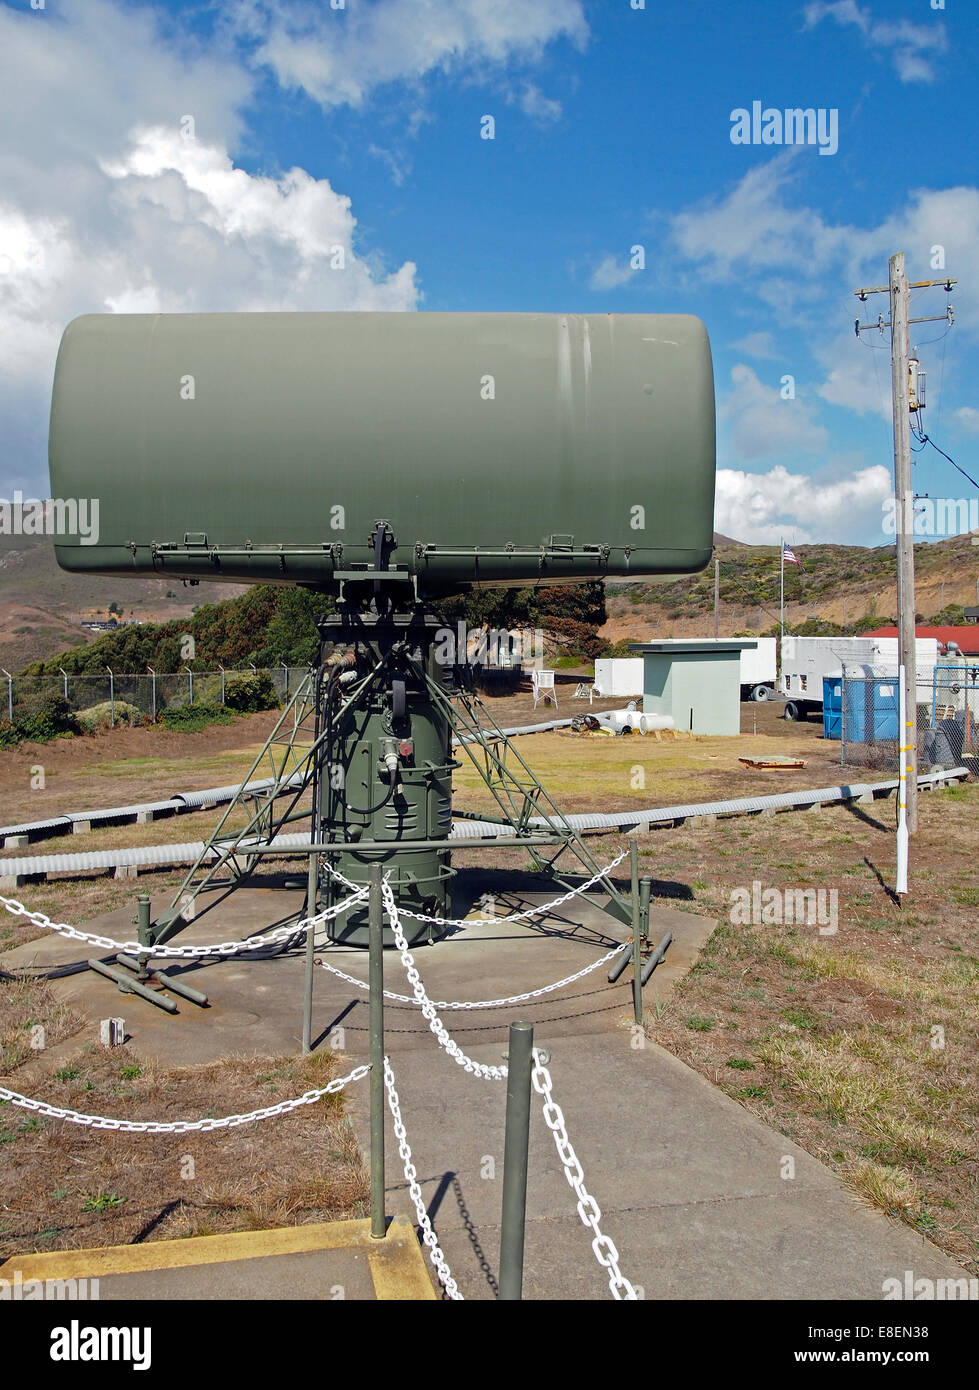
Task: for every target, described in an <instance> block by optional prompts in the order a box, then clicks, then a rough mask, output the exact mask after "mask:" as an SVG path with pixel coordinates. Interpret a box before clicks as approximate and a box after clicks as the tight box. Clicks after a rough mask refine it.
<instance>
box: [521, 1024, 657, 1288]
mask: <svg viewBox="0 0 979 1390" xmlns="http://www.w3.org/2000/svg"><path fill="white" fill-rule="evenodd" d="M533 1082H534V1090H535V1091H536V1092H537V1094H538V1095H539V1096H543V1098H544V1103H543V1107H542V1108H543V1113H544V1123H545V1124H546V1125H547V1127H548V1129H549V1130H550V1131H551V1134H552V1135H553V1137H554V1147H555V1148H556V1149H557V1154H558V1158H559V1159H560V1160H561V1165H562V1167H563V1168H564V1176H565V1177H566V1178H567V1180H568V1183H569V1184H570V1186H571V1190H572V1191H573V1192H574V1194H575V1196H576V1197H577V1198H578V1216H579V1217H580V1219H581V1222H582V1225H584V1226H587V1227H588V1228H589V1230H591V1231H593V1232H594V1238H593V1240H592V1243H591V1248H592V1250H593V1251H594V1254H595V1259H596V1260H597V1261H598V1263H599V1264H600V1265H601V1266H602V1268H603V1269H604V1270H606V1271H607V1273H608V1286H609V1289H610V1290H611V1293H612V1297H613V1298H615V1299H620V1300H625V1301H627V1302H631V1301H633V1300H635V1299H637V1298H638V1295H637V1294H636V1291H635V1289H634V1288H633V1286H632V1284H630V1283H629V1280H628V1279H626V1278H625V1276H624V1275H623V1273H622V1271H621V1270H620V1269H619V1252H618V1250H616V1248H615V1244H614V1242H613V1241H612V1240H611V1239H610V1237H609V1236H607V1235H605V1234H604V1233H603V1231H602V1228H601V1226H600V1225H599V1222H600V1221H601V1219H602V1210H601V1207H599V1205H598V1203H597V1202H596V1201H595V1198H594V1197H593V1196H592V1195H591V1193H590V1192H589V1191H588V1189H587V1188H586V1187H585V1175H584V1173H583V1171H582V1168H581V1162H580V1160H579V1159H578V1155H577V1154H576V1153H575V1151H574V1146H573V1145H572V1143H571V1140H570V1139H569V1138H568V1131H567V1127H566V1126H565V1123H564V1112H563V1111H562V1109H561V1107H560V1106H559V1105H558V1104H557V1102H556V1101H555V1099H554V1097H553V1095H552V1094H551V1088H552V1086H553V1084H554V1083H553V1082H552V1080H551V1073H550V1072H549V1071H548V1070H547V1067H545V1066H544V1064H543V1062H542V1061H541V1058H540V1052H539V1051H538V1049H537V1048H536V1047H535V1048H534V1070H533Z"/></svg>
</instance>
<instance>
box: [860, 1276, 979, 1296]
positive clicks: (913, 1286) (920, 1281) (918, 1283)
mask: <svg viewBox="0 0 979 1390" xmlns="http://www.w3.org/2000/svg"><path fill="white" fill-rule="evenodd" d="M881 1293H882V1294H883V1295H884V1299H885V1301H886V1300H891V1299H908V1300H909V1301H912V1300H913V1301H914V1302H927V1303H930V1302H932V1301H933V1300H934V1301H935V1302H938V1303H943V1302H945V1303H948V1302H970V1303H976V1302H979V1279H976V1278H975V1277H972V1278H969V1277H967V1276H966V1275H962V1276H961V1277H960V1278H958V1279H928V1278H925V1277H921V1278H917V1279H916V1278H915V1274H914V1270H913V1269H906V1270H905V1271H904V1278H903V1279H899V1278H897V1277H896V1276H893V1277H892V1278H890V1279H885V1280H884V1282H883V1284H881Z"/></svg>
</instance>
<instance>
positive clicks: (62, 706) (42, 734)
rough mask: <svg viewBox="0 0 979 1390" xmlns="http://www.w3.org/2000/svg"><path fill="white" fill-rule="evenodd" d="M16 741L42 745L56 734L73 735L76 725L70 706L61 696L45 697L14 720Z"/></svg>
mask: <svg viewBox="0 0 979 1390" xmlns="http://www.w3.org/2000/svg"><path fill="white" fill-rule="evenodd" d="M13 729H14V732H15V734H16V736H17V738H18V739H27V740H29V741H31V742H37V743H42V742H44V740H45V739H49V738H56V737H57V736H58V734H73V733H76V732H77V729H78V725H77V723H76V721H75V714H74V711H73V710H72V707H71V705H70V704H69V703H68V701H67V700H66V699H65V697H64V696H63V695H45V696H44V697H43V698H42V699H39V700H38V701H37V702H36V703H35V704H34V705H33V706H29V707H28V709H27V710H26V711H25V713H24V714H21V715H19V716H18V718H17V719H15V720H14V723H13Z"/></svg>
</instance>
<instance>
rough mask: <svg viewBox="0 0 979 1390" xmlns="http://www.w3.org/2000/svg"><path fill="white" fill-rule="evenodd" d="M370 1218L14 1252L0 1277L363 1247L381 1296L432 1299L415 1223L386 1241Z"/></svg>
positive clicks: (395, 1223)
mask: <svg viewBox="0 0 979 1390" xmlns="http://www.w3.org/2000/svg"><path fill="white" fill-rule="evenodd" d="M370 1231H371V1223H370V1222H369V1221H364V1220H361V1221H326V1222H321V1223H319V1224H316V1225H309V1226H290V1227H286V1228H281V1229H277V1230H272V1231H235V1232H232V1233H231V1234H228V1235H221V1236H190V1237H188V1238H187V1239H184V1240H156V1241H150V1242H148V1243H147V1244H146V1245H108V1246H105V1247H104V1248H102V1249H100V1250H99V1249H96V1250H51V1251H47V1252H45V1253H44V1254H39V1255H11V1256H10V1258H9V1259H8V1260H5V1261H4V1263H3V1264H0V1278H2V1279H7V1280H10V1279H12V1278H13V1275H14V1274H15V1272H19V1273H20V1276H21V1279H22V1280H27V1279H104V1278H108V1277H109V1276H110V1275H113V1274H140V1273H144V1272H147V1271H149V1270H160V1269H183V1268H187V1267H188V1266H193V1265H208V1264H227V1263H229V1262H231V1261H233V1260H255V1259H261V1258H262V1256H263V1255H295V1254H301V1253H304V1252H307V1251H314V1250H365V1251H366V1252H367V1264H368V1268H369V1269H370V1273H371V1279H372V1281H373V1284H374V1292H375V1294H376V1295H377V1297H378V1298H379V1299H401V1300H407V1299H423V1300H434V1299H435V1296H436V1295H435V1290H434V1288H433V1286H432V1281H431V1279H430V1278H429V1275H428V1269H427V1267H426V1264H425V1259H424V1256H423V1255H422V1252H421V1248H420V1247H419V1244H418V1241H417V1239H416V1238H415V1232H414V1228H413V1227H412V1225H411V1223H410V1222H409V1221H408V1220H407V1219H406V1218H405V1217H403V1216H395V1217H393V1218H392V1220H391V1221H390V1223H389V1225H388V1230H387V1235H386V1236H385V1237H384V1239H383V1240H373V1239H372V1238H371V1233H370Z"/></svg>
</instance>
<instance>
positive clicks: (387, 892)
mask: <svg viewBox="0 0 979 1390" xmlns="http://www.w3.org/2000/svg"><path fill="white" fill-rule="evenodd" d="M381 892H382V894H383V896H384V906H385V908H386V909H387V915H388V920H389V921H390V923H391V931H392V932H393V934H394V944H395V945H396V946H397V948H398V952H399V954H400V956H401V964H402V965H403V966H404V968H405V974H406V975H407V976H408V983H409V984H410V985H411V988H412V990H413V992H414V995H415V1002H416V1003H417V1004H418V1005H419V1007H420V1008H421V1011H422V1016H423V1017H424V1018H426V1019H427V1020H428V1026H429V1028H430V1029H431V1030H432V1032H433V1033H434V1035H435V1040H436V1042H437V1043H438V1045H439V1046H440V1047H441V1048H444V1050H445V1051H446V1052H447V1053H448V1054H449V1056H450V1057H451V1058H452V1060H453V1061H454V1062H458V1063H459V1065H460V1066H461V1067H464V1068H465V1069H466V1071H467V1072H469V1073H470V1074H471V1075H472V1076H480V1077H482V1078H483V1079H484V1080H487V1081H505V1080H506V1074H507V1069H506V1067H491V1066H487V1065H485V1063H483V1062H474V1061H473V1059H472V1058H471V1057H467V1056H466V1054H465V1053H464V1052H463V1050H462V1048H461V1047H460V1046H459V1044H458V1043H457V1042H456V1041H455V1040H454V1039H453V1038H451V1037H450V1036H449V1032H448V1029H447V1028H446V1026H445V1024H444V1023H443V1022H442V1020H441V1019H440V1018H439V1016H438V1013H437V1011H436V1008H435V1005H434V1004H433V1003H432V1001H431V999H429V997H428V995H427V994H426V993H425V986H424V985H423V984H422V982H421V976H420V975H419V974H418V971H417V970H416V969H415V960H414V957H413V956H412V954H411V952H410V951H409V950H408V942H407V941H406V940H405V934H404V928H403V927H402V925H401V922H400V920H399V918H398V905H397V903H396V902H395V900H394V894H393V892H392V891H391V885H390V883H388V881H387V879H386V878H385V879H383V880H382V881H381Z"/></svg>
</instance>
